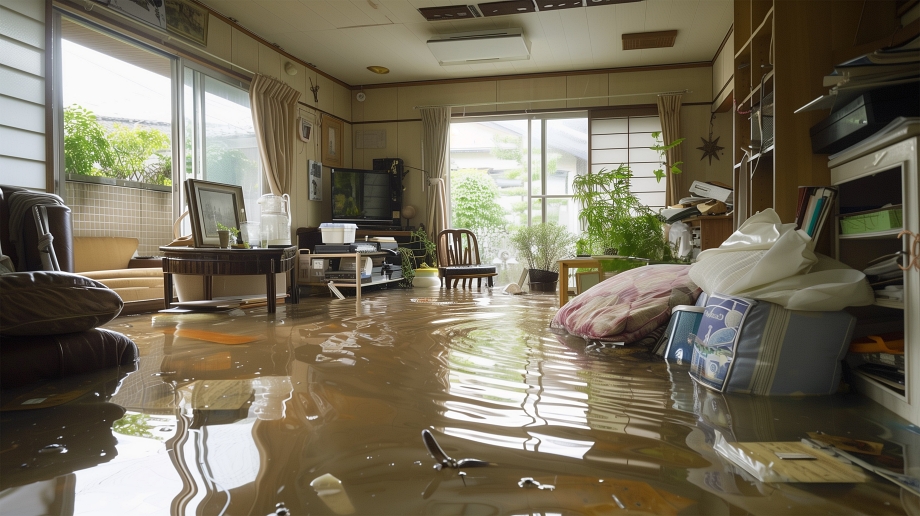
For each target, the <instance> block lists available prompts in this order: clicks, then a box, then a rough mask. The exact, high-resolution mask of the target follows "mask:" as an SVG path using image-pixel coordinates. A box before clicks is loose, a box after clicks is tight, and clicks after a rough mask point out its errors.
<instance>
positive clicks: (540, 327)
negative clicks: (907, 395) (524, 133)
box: [0, 288, 920, 516]
mask: <svg viewBox="0 0 920 516" xmlns="http://www.w3.org/2000/svg"><path fill="white" fill-rule="evenodd" d="M556 309H557V307H556V296H554V295H522V296H507V295H502V294H499V293H498V289H496V290H495V291H494V292H489V291H488V290H487V289H482V290H476V289H473V290H469V289H467V290H455V291H446V290H438V289H434V288H432V289H419V288H417V289H412V290H390V291H385V292H377V293H370V294H367V295H366V296H365V298H364V300H363V302H362V304H361V306H360V307H356V303H355V302H354V298H349V299H347V300H343V301H340V300H331V299H327V298H324V297H312V298H306V299H304V300H303V301H302V302H301V303H300V304H299V305H293V306H292V305H287V306H279V307H278V312H277V314H268V313H267V312H266V309H265V308H255V309H250V310H246V311H243V310H235V311H233V312H229V313H216V314H187V315H174V314H168V315H167V314H159V313H153V314H145V315H137V316H128V317H121V318H118V319H116V320H115V321H113V322H112V323H110V324H109V325H107V327H108V328H110V329H114V330H117V331H121V332H123V333H125V334H127V335H128V336H130V337H131V338H132V339H134V341H135V342H136V343H137V345H138V347H139V348H140V351H141V359H140V363H139V364H138V367H137V369H136V370H131V371H128V370H122V371H115V370H111V371H105V372H102V373H98V374H94V375H90V376H85V377H79V378H71V379H67V380H64V381H60V382H54V383H51V384H47V385H43V386H41V387H35V386H33V387H30V388H29V389H26V391H30V392H26V391H12V392H5V393H4V394H3V395H4V403H5V406H9V404H10V400H11V399H13V398H16V397H18V399H19V400H23V399H34V398H41V397H46V396H48V395H50V394H57V395H59V396H60V395H61V393H65V395H67V396H69V397H72V398H74V399H72V400H71V401H69V402H67V403H64V404H61V405H59V406H56V407H51V408H41V409H35V410H17V411H8V410H7V411H4V412H2V419H0V513H2V514H10V515H20V514H21V515H30V514H36V515H37V514H54V515H57V514H112V515H114V514H124V515H140V514H153V515H161V514H164V515H165V514H181V515H185V514H188V515H193V514H202V515H219V514H227V515H247V514H253V515H259V516H263V515H267V514H275V513H276V511H278V513H279V514H280V513H283V511H284V509H287V510H288V511H289V513H290V514H291V515H294V516H298V515H306V514H384V515H386V514H393V515H403V514H434V515H440V514H443V515H448V514H450V515H461V514H462V515H491V514H495V515H499V514H500V515H519V514H520V515H523V514H621V513H622V514H627V513H628V514H642V513H646V514H707V515H709V514H713V515H720V514H726V515H727V514H766V515H778V514H828V515H842V514H920V499H918V497H916V496H915V495H913V494H911V492H910V491H908V490H907V489H904V488H901V487H899V486H897V485H895V484H894V483H891V482H889V481H887V480H885V479H883V478H882V477H880V476H877V475H874V474H870V475H867V476H866V481H865V482H860V483H831V484H817V483H813V484H805V483H763V482H760V481H758V480H756V479H755V478H754V477H752V476H751V475H749V474H747V473H745V472H744V471H742V469H741V468H738V467H735V466H733V465H732V463H730V462H728V461H727V460H725V459H723V458H721V457H720V456H719V455H718V454H717V453H716V452H715V451H714V449H713V441H714V439H715V435H716V432H719V433H720V434H721V435H723V436H724V437H725V438H726V439H727V440H729V441H739V442H758V441H799V440H800V439H802V438H804V437H807V432H816V431H821V432H825V433H827V434H832V435H837V436H844V437H849V438H856V439H864V440H869V441H875V442H878V443H882V444H883V446H884V448H883V450H882V453H881V454H880V455H876V456H869V455H866V456H861V457H862V458H864V459H865V460H866V461H868V462H870V463H871V464H872V465H875V466H880V467H883V468H886V469H887V470H890V471H895V472H903V473H908V474H912V475H914V476H920V471H918V467H920V451H918V450H920V435H918V432H920V431H918V429H917V428H916V427H914V426H912V425H909V424H907V423H906V422H905V421H904V420H902V419H900V418H898V417H897V416H895V415H894V414H892V413H891V412H888V411H886V410H885V409H883V408H882V407H880V406H879V405H876V404H874V403H872V402H870V401H868V400H866V399H864V398H862V397H859V396H855V395H837V396H831V397H820V398H799V399H789V398H766V397H753V396H732V395H721V394H717V393H713V392H710V391H706V390H705V389H702V388H697V387H696V386H695V385H694V384H693V382H692V380H691V379H690V378H689V376H688V374H687V369H686V367H681V366H674V365H669V364H667V363H665V362H663V361H662V360H660V359H658V358H657V357H654V356H651V355H649V354H648V353H647V352H645V350H644V349H642V350H639V349H629V348H627V349H609V348H603V347H600V348H599V347H596V346H587V345H586V343H585V342H584V341H583V340H581V339H577V338H572V337H568V336H562V335H557V334H555V333H553V332H552V331H550V330H549V323H550V320H551V319H552V316H553V314H554V313H555V312H556ZM423 430H428V431H429V432H430V434H431V436H432V437H433V440H434V441H436V442H437V445H439V446H440V447H441V448H442V449H443V454H444V455H445V456H446V457H444V456H439V460H444V461H446V462H447V463H448V465H447V466H448V467H443V468H441V469H440V470H438V469H435V467H434V466H435V465H436V464H437V461H436V460H435V459H434V458H433V457H432V455H431V454H430V453H429V449H428V447H426V444H425V442H423V439H422V432H423ZM437 445H435V446H437ZM429 447H431V446H429ZM434 450H435V452H436V453H437V450H436V448H434ZM462 459H477V460H478V461H482V462H485V463H488V465H482V464H481V463H480V462H473V461H462ZM451 460H454V461H458V462H459V465H461V466H463V467H459V468H453V467H450V466H451V465H452V464H451V463H450V461H451ZM472 466H478V467H472ZM279 503H281V504H284V505H283V507H280V506H277V504H279Z"/></svg>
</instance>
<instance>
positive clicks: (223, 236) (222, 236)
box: [217, 230, 230, 249]
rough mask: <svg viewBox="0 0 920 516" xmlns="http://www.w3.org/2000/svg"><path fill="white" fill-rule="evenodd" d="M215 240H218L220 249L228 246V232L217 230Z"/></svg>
mask: <svg viewBox="0 0 920 516" xmlns="http://www.w3.org/2000/svg"><path fill="white" fill-rule="evenodd" d="M217 240H218V241H219V242H220V248H221V249H227V248H229V247H230V232H229V231H225V230H219V231H218V232H217Z"/></svg>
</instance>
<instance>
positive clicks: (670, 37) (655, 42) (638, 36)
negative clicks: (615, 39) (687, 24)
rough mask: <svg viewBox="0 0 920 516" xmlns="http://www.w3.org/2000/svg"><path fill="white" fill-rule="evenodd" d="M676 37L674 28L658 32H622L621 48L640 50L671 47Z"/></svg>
mask: <svg viewBox="0 0 920 516" xmlns="http://www.w3.org/2000/svg"><path fill="white" fill-rule="evenodd" d="M676 39H677V31H676V30H663V31H660V32H636V33H634V34H623V50H640V49H643V48H666V47H673V46H674V40H676Z"/></svg>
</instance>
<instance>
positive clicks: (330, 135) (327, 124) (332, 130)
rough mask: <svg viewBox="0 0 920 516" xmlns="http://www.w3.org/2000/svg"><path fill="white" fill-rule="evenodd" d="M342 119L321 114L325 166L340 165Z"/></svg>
mask: <svg viewBox="0 0 920 516" xmlns="http://www.w3.org/2000/svg"><path fill="white" fill-rule="evenodd" d="M344 127H345V126H344V125H343V124H342V121H341V120H339V119H338V118H335V117H331V116H329V115H326V114H323V163H325V164H326V166H327V167H341V166H342V163H343V156H342V136H343V135H342V131H343V130H344Z"/></svg>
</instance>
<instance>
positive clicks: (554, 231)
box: [511, 222, 575, 272]
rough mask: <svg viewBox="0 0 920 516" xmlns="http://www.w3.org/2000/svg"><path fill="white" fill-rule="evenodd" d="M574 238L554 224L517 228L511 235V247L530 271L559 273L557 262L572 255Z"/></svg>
mask: <svg viewBox="0 0 920 516" xmlns="http://www.w3.org/2000/svg"><path fill="white" fill-rule="evenodd" d="M574 244H575V236H574V235H572V234H571V233H569V230H568V229H566V227H565V226H562V225H560V224H555V223H552V222H550V223H547V224H535V225H533V226H524V227H521V228H518V229H517V230H515V231H514V233H512V235H511V245H513V246H514V248H515V249H516V250H517V252H518V258H519V259H523V260H524V261H526V262H527V266H528V267H529V268H531V269H540V270H544V271H552V272H559V264H558V263H557V262H558V261H559V260H561V259H563V258H567V257H569V256H571V255H572V246H573V245H574Z"/></svg>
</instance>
